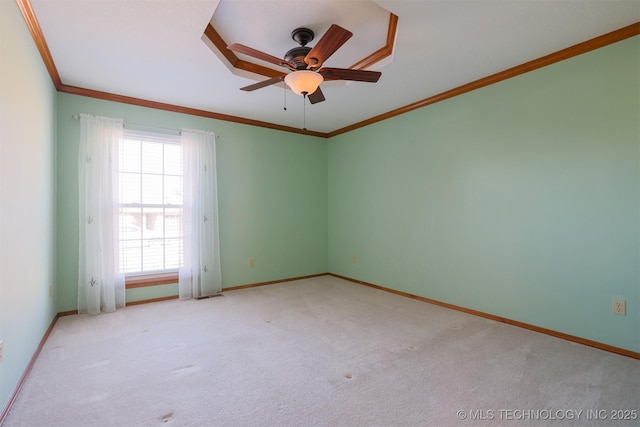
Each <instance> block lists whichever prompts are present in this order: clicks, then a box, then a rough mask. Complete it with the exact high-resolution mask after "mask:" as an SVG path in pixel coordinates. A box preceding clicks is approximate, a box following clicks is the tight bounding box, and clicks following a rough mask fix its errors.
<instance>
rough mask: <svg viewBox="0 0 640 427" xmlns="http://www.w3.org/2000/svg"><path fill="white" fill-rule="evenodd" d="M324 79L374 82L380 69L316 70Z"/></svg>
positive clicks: (378, 77)
mask: <svg viewBox="0 0 640 427" xmlns="http://www.w3.org/2000/svg"><path fill="white" fill-rule="evenodd" d="M318 72H319V73H320V74H322V77H324V79H325V80H352V81H356V82H369V83H375V82H377V81H378V79H380V76H381V75H382V73H381V72H380V71H367V70H352V69H349V68H321V69H320V70H318Z"/></svg>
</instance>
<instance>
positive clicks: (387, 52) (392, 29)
mask: <svg viewBox="0 0 640 427" xmlns="http://www.w3.org/2000/svg"><path fill="white" fill-rule="evenodd" d="M397 29H398V17H397V16H396V15H394V14H393V13H390V14H389V27H388V29H387V42H386V44H385V45H384V46H383V47H381V48H380V49H378V50H376V51H375V52H373V53H372V54H371V55H369V56H367V57H365V58H362V59H361V60H360V61H358V62H356V63H355V64H353V65H352V66H351V67H349V68H353V69H356V70H364V69H366V68H369V67H370V66H372V65H373V64H375V63H376V62H380V61H382V60H383V59H385V58H386V57H388V56H391V55H392V54H393V46H394V45H395V42H396V31H397Z"/></svg>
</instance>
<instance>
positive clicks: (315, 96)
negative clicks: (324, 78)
mask: <svg viewBox="0 0 640 427" xmlns="http://www.w3.org/2000/svg"><path fill="white" fill-rule="evenodd" d="M307 98H309V102H310V103H312V104H317V103H318V102H322V101H324V94H323V93H322V90H321V89H320V87H319V86H318V89H316V91H315V92H313V93H312V94H311V95H307Z"/></svg>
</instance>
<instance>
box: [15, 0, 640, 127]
mask: <svg viewBox="0 0 640 427" xmlns="http://www.w3.org/2000/svg"><path fill="white" fill-rule="evenodd" d="M16 3H17V4H18V7H19V8H20V11H21V12H22V16H23V17H24V20H25V22H26V24H27V27H28V28H29V32H30V33H31V36H32V37H33V40H34V42H35V44H36V46H37V48H38V50H39V52H40V55H41V56H42V60H43V61H44V64H45V66H46V68H47V70H48V72H49V75H50V76H51V80H52V81H53V84H54V86H55V88H56V90H58V91H59V92H64V93H70V94H74V95H81V96H87V97H91V98H98V99H104V100H108V101H115V102H122V103H125V104H132V105H138V106H143V107H148V108H155V109H159V110H165V111H173V112H176V113H183V114H190V115H194V116H200V117H207V118H211V119H215V120H224V121H229V122H234V123H241V124H246V125H250V126H259V127H264V128H268V129H275V130H281V131H284V132H292V133H298V134H303V135H311V136H317V137H321V138H331V137H334V136H337V135H341V134H343V133H347V132H350V131H352V130H355V129H359V128H362V127H365V126H368V125H370V124H373V123H377V122H380V121H383V120H386V119H389V118H392V117H395V116H399V115H401V114H404V113H408V112H410V111H413V110H417V109H419V108H422V107H426V106H428V105H432V104H435V103H437V102H440V101H444V100H446V99H449V98H453V97H455V96H458V95H462V94H464V93H467V92H471V91H472V90H476V89H480V88H482V87H485V86H488V85H492V84H494V83H498V82H501V81H503V80H507V79H510V78H512V77H516V76H519V75H521V74H524V73H527V72H529V71H533V70H537V69H539V68H542V67H546V66H547V65H551V64H555V63H556V62H560V61H563V60H565V59H569V58H572V57H574V56H578V55H581V54H583V53H587V52H590V51H592V50H596V49H599V48H602V47H605V46H608V45H610V44H613V43H617V42H619V41H622V40H625V39H627V38H630V37H634V36H637V35H640V22H636V23H634V24H631V25H628V26H626V27H623V28H620V29H618V30H615V31H611V32H609V33H606V34H603V35H601V36H598V37H595V38H592V39H590V40H587V41H585V42H582V43H578V44H576V45H573V46H570V47H568V48H566V49H562V50H559V51H557V52H554V53H551V54H549V55H546V56H543V57H540V58H538V59H534V60H532V61H528V62H525V63H524V64H521V65H517V66H515V67H512V68H509V69H507V70H504V71H500V72H498V73H496V74H492V75H490V76H487V77H484V78H481V79H479V80H475V81H473V82H471V83H467V84H465V85H462V86H458V87H457V88H454V89H450V90H448V91H445V92H442V93H439V94H437V95H434V96H431V97H428V98H425V99H422V100H420V101H417V102H414V103H411V104H408V105H405V106H403V107H400V108H397V109H395V110H391V111H388V112H386V113H383V114H379V115H377V116H374V117H371V118H369V119H366V120H363V121H361V122H358V123H354V124H352V125H349V126H346V127H343V128H340V129H337V130H334V131H332V132H328V133H324V132H315V131H309V130H304V129H298V128H294V127H290V126H282V125H277V124H274V123H268V122H262V121H258V120H252V119H248V118H245V117H238V116H231V115H227V114H221V113H215V112H212V111H206V110H199V109H195V108H189V107H181V106H177V105H173V104H166V103H161V102H155V101H149V100H145V99H140V98H133V97H129V96H124V95H117V94H112V93H107V92H100V91H96V90H92V89H85V88H80V87H76V86H69V85H65V84H63V83H62V81H61V79H60V75H59V74H58V70H57V68H56V66H55V63H54V61H53V57H52V56H51V52H50V51H49V47H48V46H47V42H46V40H45V38H44V35H43V34H42V29H41V28H40V25H39V24H38V20H37V18H36V16H35V14H34V12H33V8H32V6H31V3H30V1H29V0H16ZM391 15H392V16H391V18H390V21H389V34H391V29H392V28H393V36H389V35H388V37H387V45H385V47H383V48H382V49H386V48H387V47H388V45H389V44H391V46H393V43H394V42H395V29H396V26H397V17H396V18H395V19H396V20H395V23H393V22H391V21H393V20H394V18H393V17H394V16H395V15H393V14H391ZM211 29H213V27H211ZM213 31H214V32H215V29H213ZM215 34H217V32H216V33H215ZM205 35H206V36H207V37H208V38H209V37H211V36H213V33H212V32H211V30H210V29H209V28H208V27H207V30H205ZM218 38H219V39H220V40H222V38H221V37H219V35H218ZM210 40H211V39H210ZM211 41H212V42H214V40H211ZM218 43H221V42H220V41H218ZM224 48H225V50H228V49H226V44H225V45H224ZM382 49H381V50H382ZM222 52H223V54H224V55H225V58H227V59H228V60H229V62H231V63H232V64H233V63H234V62H233V61H234V58H235V64H238V63H240V65H239V66H240V67H246V68H243V69H245V70H246V71H251V72H257V71H256V70H259V71H264V70H261V68H264V69H266V70H270V71H264V72H273V73H276V75H274V76H273V77H277V76H279V75H281V74H282V73H279V72H278V71H276V70H272V69H270V68H267V67H261V66H260V65H256V64H251V63H248V62H246V61H242V60H240V59H238V58H237V57H236V56H235V54H233V52H231V51H229V52H231V54H232V55H233V57H231V59H229V58H230V57H228V56H227V54H225V53H224V51H222ZM375 55H376V52H374V53H373V54H371V55H370V56H369V57H367V58H364V59H363V60H362V61H365V60H367V59H368V58H371V59H369V60H374V59H375V57H374V56H375ZM381 59H382V57H381V58H380V59H377V61H380V60H381ZM377 61H375V62H377ZM359 63H360V62H358V63H356V64H354V65H353V66H352V67H355V66H358V65H359ZM373 63H374V62H371V63H370V64H368V65H371V64H373ZM249 64H251V65H249ZM368 65H367V66H368ZM362 66H363V67H364V65H362ZM252 67H260V68H252ZM258 74H260V72H258Z"/></svg>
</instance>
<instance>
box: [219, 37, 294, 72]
mask: <svg viewBox="0 0 640 427" xmlns="http://www.w3.org/2000/svg"><path fill="white" fill-rule="evenodd" d="M227 49H229V50H232V51H234V52H238V53H243V54H245V55H249V56H252V57H254V58H256V59H261V60H262V61H266V62H270V63H272V64H276V65H280V66H282V67H288V68H295V67H293V64H291V63H290V62H287V61H285V60H284V59H280V58H276V57H275V56H273V55H269V54H268V53H264V52H260V51H259V50H256V49H254V48H252V47H249V46H245V45H243V44H239V43H234V44H230V45H229V46H227Z"/></svg>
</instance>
